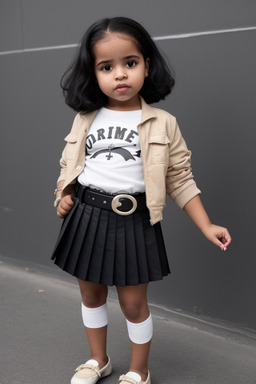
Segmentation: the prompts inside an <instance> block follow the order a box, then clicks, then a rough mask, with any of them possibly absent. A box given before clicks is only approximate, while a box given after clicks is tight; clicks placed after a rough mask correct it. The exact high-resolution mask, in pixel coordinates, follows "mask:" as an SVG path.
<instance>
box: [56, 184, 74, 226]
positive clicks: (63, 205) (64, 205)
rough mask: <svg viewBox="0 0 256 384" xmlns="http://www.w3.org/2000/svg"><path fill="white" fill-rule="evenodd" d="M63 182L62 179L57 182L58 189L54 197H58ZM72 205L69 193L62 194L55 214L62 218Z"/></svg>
mask: <svg viewBox="0 0 256 384" xmlns="http://www.w3.org/2000/svg"><path fill="white" fill-rule="evenodd" d="M63 184H64V180H61V181H60V182H59V183H58V189H59V191H58V192H57V193H56V199H58V198H59V197H61V192H62V191H61V188H62V186H63ZM73 205H74V201H73V200H72V199H71V195H66V196H64V197H63V198H62V199H61V200H60V202H59V204H58V206H57V216H58V217H60V218H62V219H63V217H65V216H66V214H67V213H68V212H69V211H70V209H71V208H72V207H73Z"/></svg>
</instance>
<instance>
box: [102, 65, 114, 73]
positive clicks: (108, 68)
mask: <svg viewBox="0 0 256 384" xmlns="http://www.w3.org/2000/svg"><path fill="white" fill-rule="evenodd" d="M111 69H112V66H111V65H110V64H106V65H104V67H102V68H101V70H102V71H104V72H109V71H111Z"/></svg>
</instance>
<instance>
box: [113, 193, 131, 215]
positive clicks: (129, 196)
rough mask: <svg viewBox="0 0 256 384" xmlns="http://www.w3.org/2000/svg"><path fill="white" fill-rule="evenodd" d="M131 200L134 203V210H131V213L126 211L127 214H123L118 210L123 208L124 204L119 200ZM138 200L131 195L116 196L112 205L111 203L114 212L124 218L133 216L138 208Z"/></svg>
mask: <svg viewBox="0 0 256 384" xmlns="http://www.w3.org/2000/svg"><path fill="white" fill-rule="evenodd" d="M123 198H125V199H129V200H131V202H132V203H133V207H132V209H130V211H126V212H123V211H119V210H118V209H117V208H118V207H121V205H122V203H121V202H120V201H119V199H123ZM137 205H138V204H137V200H136V199H135V198H134V197H133V196H131V195H116V196H115V197H114V198H113V200H112V203H111V207H112V209H113V211H114V212H115V213H118V215H122V216H127V215H131V214H132V213H133V212H134V211H135V210H136V208H137Z"/></svg>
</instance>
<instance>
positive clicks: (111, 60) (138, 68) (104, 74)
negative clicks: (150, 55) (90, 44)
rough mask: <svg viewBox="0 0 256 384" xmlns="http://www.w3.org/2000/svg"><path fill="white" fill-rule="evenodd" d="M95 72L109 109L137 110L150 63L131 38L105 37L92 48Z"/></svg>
mask: <svg viewBox="0 0 256 384" xmlns="http://www.w3.org/2000/svg"><path fill="white" fill-rule="evenodd" d="M93 52H94V58H95V61H94V71H95V76H96V79H97V82H98V85H99V87H100V89H101V91H102V92H103V93H104V94H105V95H106V96H107V97H108V104H107V105H106V107H107V108H109V109H114V110H119V111H120V110H123V111H128V110H136V109H140V108H141V105H140V100H139V97H138V93H139V91H140V90H141V88H142V86H143V84H144V80H145V77H147V76H148V71H149V59H146V60H144V57H143V56H142V54H141V52H140V51H138V48H137V46H136V44H135V43H134V41H133V40H132V38H131V37H130V36H128V35H124V34H121V33H112V32H110V33H107V34H106V36H105V37H104V38H103V39H102V40H100V41H98V42H97V43H96V44H95V45H94V49H93Z"/></svg>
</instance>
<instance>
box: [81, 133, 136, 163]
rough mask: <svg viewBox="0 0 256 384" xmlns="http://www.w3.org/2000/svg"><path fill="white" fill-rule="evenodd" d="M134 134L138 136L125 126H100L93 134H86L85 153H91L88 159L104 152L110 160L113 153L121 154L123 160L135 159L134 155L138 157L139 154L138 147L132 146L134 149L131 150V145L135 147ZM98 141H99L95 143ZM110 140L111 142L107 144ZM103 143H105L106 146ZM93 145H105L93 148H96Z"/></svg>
mask: <svg viewBox="0 0 256 384" xmlns="http://www.w3.org/2000/svg"><path fill="white" fill-rule="evenodd" d="M136 136H138V132H136V131H134V130H132V129H131V130H128V129H127V128H121V127H119V126H118V127H113V126H112V127H108V128H107V129H104V128H100V129H98V130H97V131H96V132H95V133H94V134H89V135H88V136H87V139H86V155H87V156H88V155H91V156H90V159H95V158H96V157H97V156H99V155H102V154H106V155H105V157H106V159H107V160H111V159H113V156H114V155H115V154H118V155H120V156H122V158H123V159H124V160H125V161H128V160H135V161H136V157H137V158H139V157H140V154H141V150H140V149H138V150H136V149H135V148H134V149H135V151H132V147H137V143H136V142H135V141H136V139H137V137H136ZM101 140H103V141H101ZM104 140H105V142H104ZM99 141H101V143H97V142H99ZM110 141H111V143H110V144H108V143H109V142H110ZM134 142H135V143H134ZM96 143H97V144H98V145H97V144H96ZM117 143H118V144H117ZM94 144H96V145H94ZM104 144H105V145H106V147H105V145H104ZM120 144H121V145H120ZM95 147H96V148H99V147H105V148H103V149H99V150H95V149H96V148H95ZM102 160H103V159H102Z"/></svg>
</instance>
